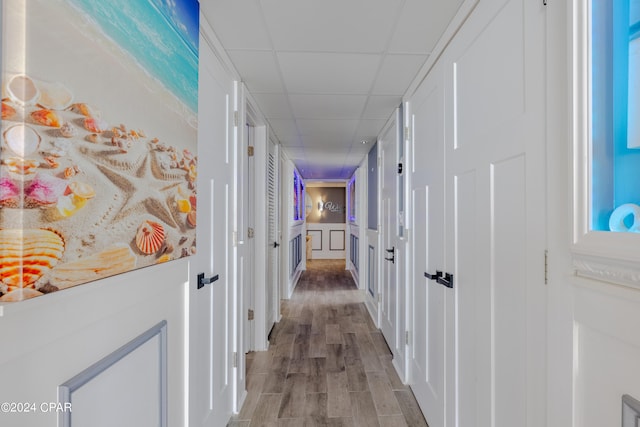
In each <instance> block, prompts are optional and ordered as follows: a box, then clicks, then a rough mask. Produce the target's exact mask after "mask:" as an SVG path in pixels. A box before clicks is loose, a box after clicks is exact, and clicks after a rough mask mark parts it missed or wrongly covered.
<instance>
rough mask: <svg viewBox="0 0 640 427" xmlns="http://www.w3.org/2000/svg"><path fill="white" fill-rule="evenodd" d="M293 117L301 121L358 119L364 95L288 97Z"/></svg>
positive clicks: (362, 106)
mask: <svg viewBox="0 0 640 427" xmlns="http://www.w3.org/2000/svg"><path fill="white" fill-rule="evenodd" d="M289 99H290V100H291V108H293V115H294V116H295V117H296V118H301V119H307V118H308V119H359V118H360V116H361V115H362V111H363V109H364V106H365V102H366V101H367V97H366V96H364V95H290V96H289Z"/></svg>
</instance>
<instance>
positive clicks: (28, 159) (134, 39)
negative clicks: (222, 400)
mask: <svg viewBox="0 0 640 427" xmlns="http://www.w3.org/2000/svg"><path fill="white" fill-rule="evenodd" d="M1 7H2V8H3V9H2V15H3V16H2V19H3V23H2V40H3V50H2V121H1V129H0V134H1V144H0V147H1V151H0V161H1V162H0V163H1V164H0V302H14V301H21V300H25V299H29V298H32V297H36V296H41V295H44V294H47V293H51V292H56V291H60V290H63V289H66V288H70V287H74V286H77V285H81V284H83V283H87V282H91V281H94V280H98V279H102V278H105V277H109V276H113V275H116V274H120V273H124V272H127V271H131V270H133V269H137V268H141V267H147V266H152V265H155V264H158V263H162V262H166V261H171V260H175V259H178V258H183V257H187V256H190V255H193V254H194V253H195V251H196V209H197V188H196V177H197V163H198V159H197V156H196V154H197V117H198V37H199V3H198V1H197V0H110V1H104V0H29V1H28V2H25V1H24V0H3V2H2V6H1Z"/></svg>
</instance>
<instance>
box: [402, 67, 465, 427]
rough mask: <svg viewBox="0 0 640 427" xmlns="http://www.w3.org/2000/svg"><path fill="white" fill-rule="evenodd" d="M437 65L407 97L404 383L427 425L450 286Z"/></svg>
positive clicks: (436, 413) (440, 380)
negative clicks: (407, 342)
mask: <svg viewBox="0 0 640 427" xmlns="http://www.w3.org/2000/svg"><path fill="white" fill-rule="evenodd" d="M442 77H443V75H442V69H441V67H436V68H434V69H433V70H432V71H431V72H430V74H429V76H427V78H426V79H425V81H424V82H423V84H422V85H421V86H420V88H419V89H418V91H417V92H416V93H415V94H414V95H413V96H412V98H411V102H410V110H411V112H410V117H411V120H410V126H411V129H412V132H411V135H413V140H412V143H411V147H412V153H411V154H412V155H411V159H412V162H411V178H412V179H411V207H412V212H411V218H412V219H413V227H412V228H411V229H410V239H409V240H410V242H411V245H410V247H411V251H410V253H411V255H412V259H411V260H410V265H411V271H410V275H409V277H410V286H409V290H408V292H409V295H410V298H409V305H410V307H409V310H410V319H411V320H410V324H409V330H410V331H413V334H412V335H413V339H412V342H411V346H410V348H409V364H410V372H411V377H410V381H409V383H410V384H411V388H412V390H413V392H414V394H415V395H416V399H417V400H418V402H420V404H421V407H422V411H423V413H424V416H425V418H426V419H427V422H428V423H429V425H433V426H445V403H446V396H445V387H446V380H447V379H446V378H445V375H446V366H445V358H446V357H447V356H450V355H451V354H453V352H452V351H451V349H450V348H447V345H450V343H452V342H453V341H452V340H449V341H447V340H446V339H445V337H446V334H450V333H453V329H452V328H451V327H450V326H449V328H448V329H447V324H446V315H447V313H450V312H452V310H453V303H454V298H453V290H451V289H449V288H447V287H445V286H444V285H442V283H439V282H438V279H439V278H440V279H441V278H442V277H441V274H442V273H443V271H444V268H445V264H444V250H445V242H444V227H443V225H444V185H443V184H444V161H443V160H444V117H443V113H442V111H443V108H442V107H443V101H444V95H443V94H444V89H443V79H442Z"/></svg>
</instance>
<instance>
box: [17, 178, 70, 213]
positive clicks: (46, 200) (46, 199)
mask: <svg viewBox="0 0 640 427" xmlns="http://www.w3.org/2000/svg"><path fill="white" fill-rule="evenodd" d="M66 189H67V181H65V180H64V179H60V178H57V177H55V176H52V175H49V174H46V173H38V174H36V176H35V177H34V178H33V180H32V181H31V183H30V184H29V185H28V186H27V187H26V188H25V191H24V194H25V196H26V200H27V202H29V203H32V204H35V205H38V206H47V205H53V204H56V203H58V199H60V197H61V196H62V195H63V194H64V192H65V190H66Z"/></svg>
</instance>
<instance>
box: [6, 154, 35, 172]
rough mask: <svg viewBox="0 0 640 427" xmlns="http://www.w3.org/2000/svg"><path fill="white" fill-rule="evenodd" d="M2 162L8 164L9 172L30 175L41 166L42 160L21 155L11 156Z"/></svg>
mask: <svg viewBox="0 0 640 427" xmlns="http://www.w3.org/2000/svg"><path fill="white" fill-rule="evenodd" d="M2 163H3V164H4V165H6V166H7V169H9V172H12V173H16V174H20V175H30V174H32V173H34V172H35V171H36V169H37V168H38V166H40V162H38V161H37V160H33V159H22V158H20V157H9V158H8V159H4V160H3V161H2Z"/></svg>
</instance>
